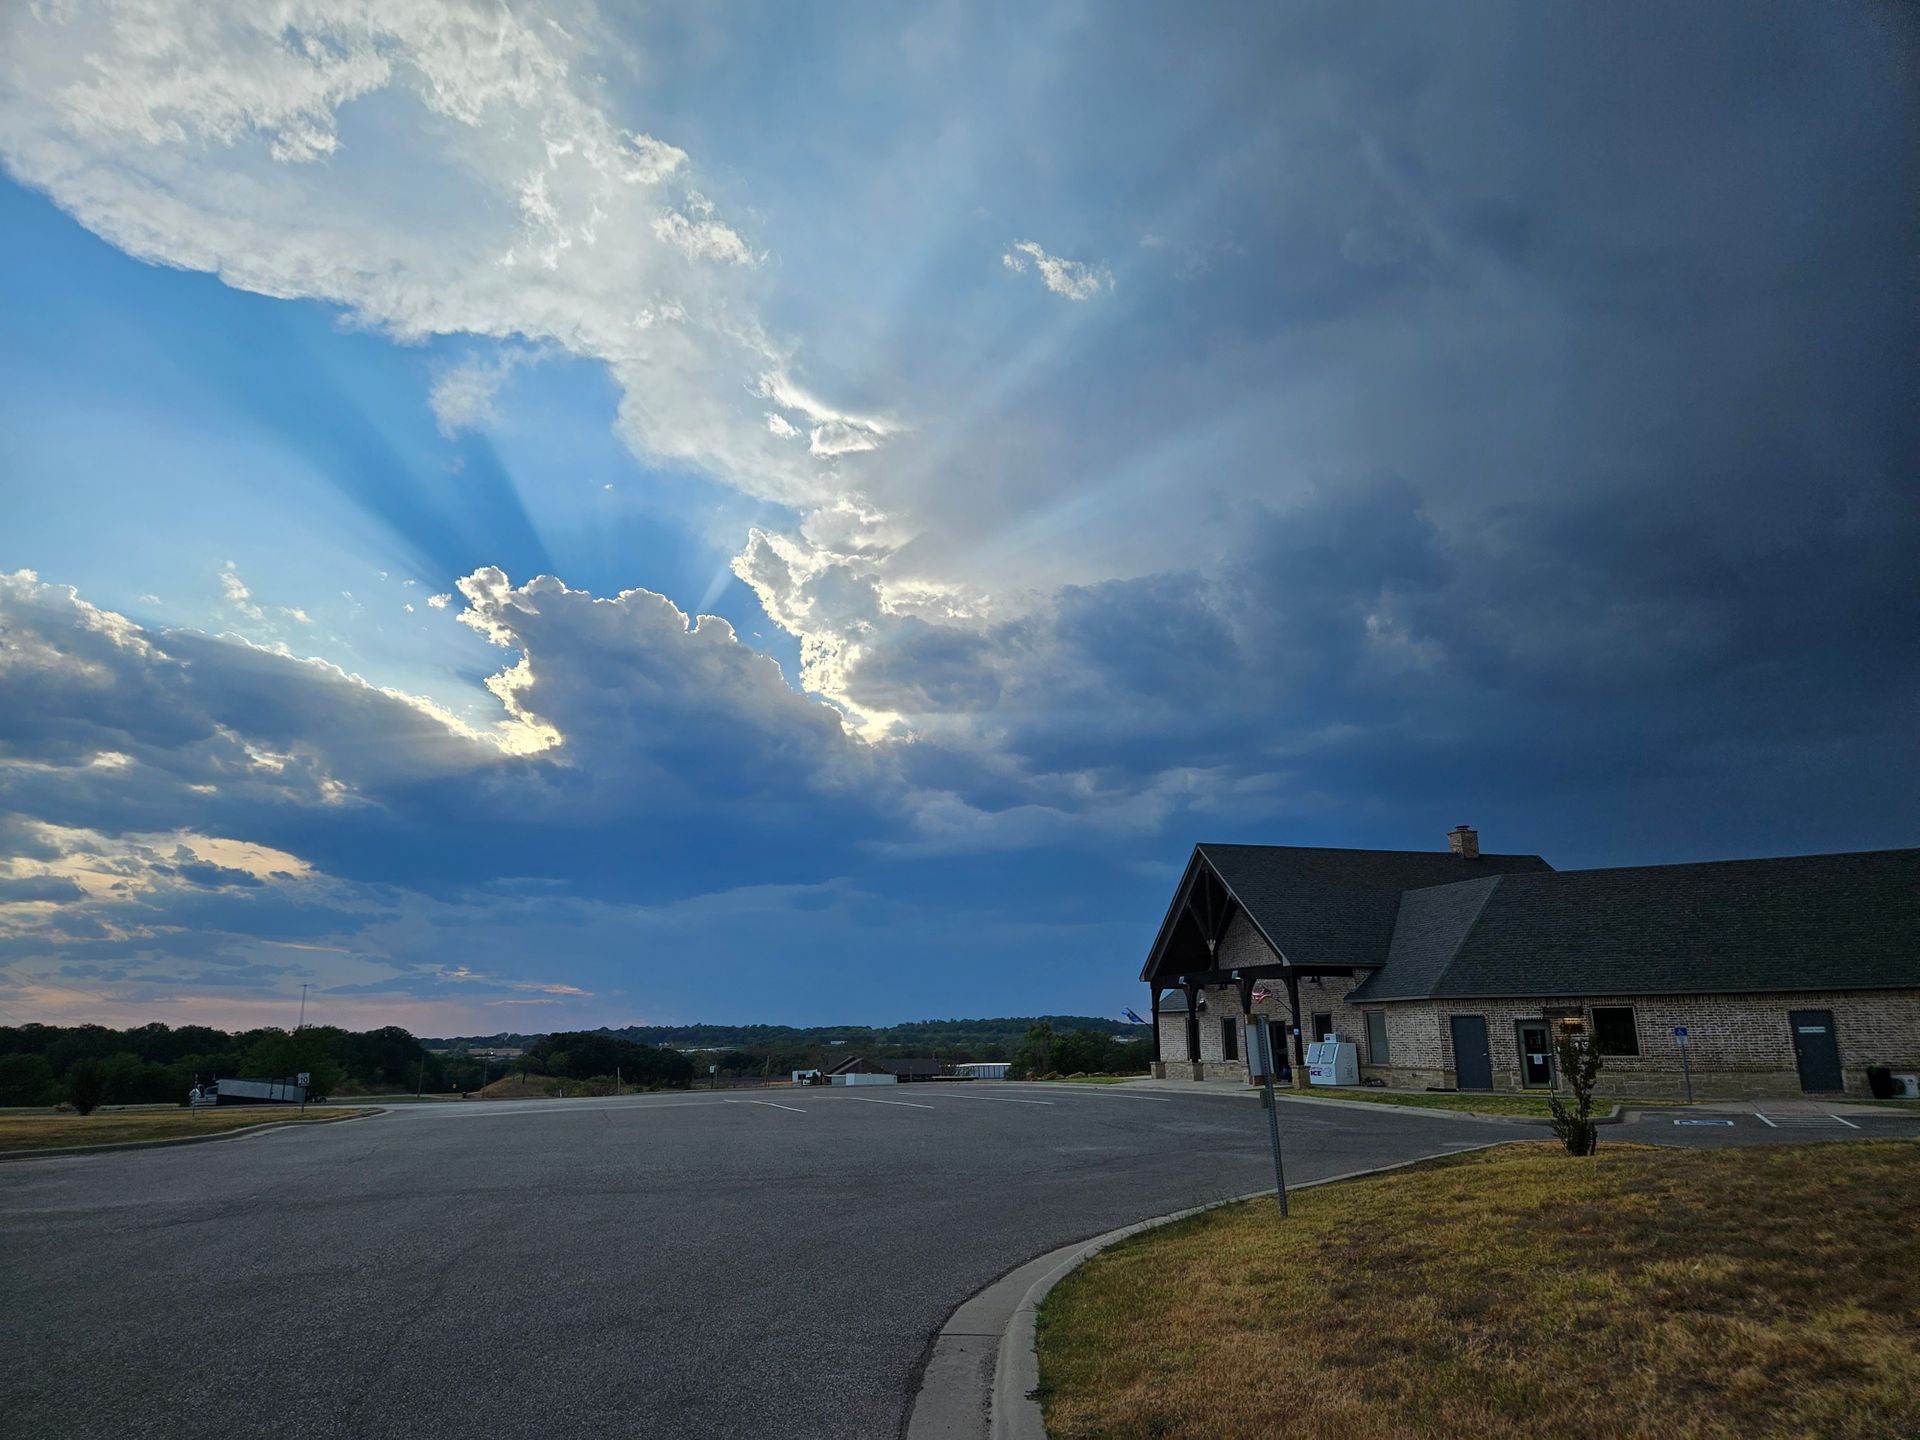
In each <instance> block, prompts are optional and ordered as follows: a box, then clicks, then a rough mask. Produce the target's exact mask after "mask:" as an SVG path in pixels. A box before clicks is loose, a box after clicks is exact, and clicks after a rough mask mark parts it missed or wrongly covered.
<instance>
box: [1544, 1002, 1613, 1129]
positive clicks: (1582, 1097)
mask: <svg viewBox="0 0 1920 1440" xmlns="http://www.w3.org/2000/svg"><path fill="white" fill-rule="evenodd" d="M1554 1049H1555V1050H1556V1051H1557V1052H1558V1053H1559V1056H1560V1078H1561V1080H1562V1081H1563V1082H1564V1083H1565V1084H1566V1086H1567V1088H1568V1089H1569V1090H1571V1091H1573V1103H1572V1104H1571V1105H1568V1104H1567V1103H1566V1102H1565V1101H1563V1100H1562V1099H1561V1098H1560V1097H1559V1096H1558V1095H1555V1096H1554V1097H1553V1098H1552V1099H1550V1100H1549V1101H1548V1102H1547V1108H1548V1109H1549V1110H1551V1111H1552V1112H1553V1133H1554V1134H1555V1135H1557V1136H1559V1137H1560V1142H1561V1144H1563V1145H1565V1146H1566V1147H1567V1153H1568V1154H1569V1155H1591V1154H1593V1153H1594V1151H1596V1150H1598V1149H1599V1148H1600V1129H1599V1127H1598V1126H1597V1125H1595V1124H1594V1123H1593V1086H1594V1082H1595V1081H1597V1080H1598V1079H1599V1078H1600V1069H1601V1066H1602V1063H1603V1062H1602V1061H1601V1059H1600V1051H1599V1050H1598V1048H1596V1047H1595V1045H1594V1043H1593V1037H1592V1036H1590V1035H1588V1034H1587V1032H1586V1031H1585V1030H1575V1029H1571V1028H1568V1029H1563V1030H1561V1032H1560V1033H1559V1035H1558V1036H1556V1037H1555V1039H1554Z"/></svg>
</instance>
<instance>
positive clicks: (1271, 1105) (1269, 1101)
mask: <svg viewBox="0 0 1920 1440" xmlns="http://www.w3.org/2000/svg"><path fill="white" fill-rule="evenodd" d="M1259 1020H1260V1040H1261V1043H1262V1044H1263V1045H1265V1046H1266V1051H1267V1055H1266V1060H1267V1063H1266V1067H1265V1068H1266V1072H1267V1073H1266V1074H1265V1076H1263V1077H1262V1084H1263V1085H1264V1086H1265V1089H1266V1095H1265V1096H1264V1099H1265V1100H1266V1105H1267V1138H1268V1139H1269V1140H1271V1141H1272V1142H1273V1193H1274V1196H1275V1198H1276V1199H1278V1200H1279V1202H1280V1218H1281V1219H1282V1220H1285V1219H1286V1218H1287V1171H1286V1167H1285V1166H1284V1165H1283V1164H1281V1161H1280V1112H1279V1102H1278V1101H1276V1100H1275V1099H1274V1098H1273V1067H1274V1059H1273V1022H1272V1021H1270V1020H1268V1019H1267V1017H1266V1016H1264V1015H1262V1016H1260V1017H1259Z"/></svg>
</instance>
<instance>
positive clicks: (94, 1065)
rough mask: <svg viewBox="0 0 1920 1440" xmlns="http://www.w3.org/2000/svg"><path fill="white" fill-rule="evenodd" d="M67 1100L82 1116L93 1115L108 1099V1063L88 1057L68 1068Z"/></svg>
mask: <svg viewBox="0 0 1920 1440" xmlns="http://www.w3.org/2000/svg"><path fill="white" fill-rule="evenodd" d="M67 1098H68V1099H69V1100H71V1101H72V1102H73V1108H74V1109H76V1110H78V1111H79V1112H80V1113H81V1114H82V1115H91V1114H92V1113H93V1112H94V1111H96V1110H98V1109H99V1108H100V1102H101V1101H102V1100H104V1099H106V1098H107V1066H106V1062H104V1061H102V1060H96V1059H94V1058H93V1057H92V1056H88V1057H87V1058H86V1059H84V1060H76V1061H74V1062H73V1064H72V1065H70V1066H69V1067H68V1068H67Z"/></svg>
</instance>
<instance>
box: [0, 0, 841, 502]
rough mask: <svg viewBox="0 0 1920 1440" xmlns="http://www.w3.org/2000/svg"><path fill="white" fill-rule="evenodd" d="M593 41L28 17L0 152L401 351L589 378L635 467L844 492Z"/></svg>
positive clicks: (77, 207)
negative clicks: (790, 430) (557, 354)
mask: <svg viewBox="0 0 1920 1440" xmlns="http://www.w3.org/2000/svg"><path fill="white" fill-rule="evenodd" d="M602 34H603V31H602V30H601V29H600V27H599V26H598V25H597V24H595V23H593V22H592V21H591V20H590V19H589V20H587V21H586V22H585V23H582V24H580V25H578V26H574V27H566V26H561V25H558V24H554V23H550V22H549V21H548V20H547V19H545V18H543V17H541V16H539V15H537V14H532V13H527V14H522V13H521V12H518V11H499V12H493V11H488V10H485V9H484V8H482V9H470V8H467V7H463V6H457V5H439V4H419V5H401V6H374V7H369V6H366V5H364V4H361V3H358V0H307V3H303V4H301V5H300V6H298V7H296V9H295V10H294V11H292V12H288V13H286V14H282V13H280V12H272V13H269V12H266V11H262V10H260V9H259V8H258V7H256V6H252V5H248V4H245V3H241V0H221V3H208V0H156V3H151V4H136V3H134V0H103V3H100V4H95V5H88V6H84V7H66V6H60V7H38V8H29V9H25V10H19V11H16V12H14V13H13V14H12V15H11V16H10V17H9V19H8V21H7V25H6V42H7V43H6V47H5V49H6V52H7V60H6V63H5V68H4V71H3V72H0V154H4V156H5V159H6V163H7V166H8V168H9V170H10V172H11V173H12V174H13V175H14V176H15V177H16V178H17V179H19V180H20V181H22V182H23V183H25V184H28V185H31V186H34V187H36V188H39V189H43V190H45V191H46V192H47V193H48V194H50V195H51V196H52V197H53V199H54V200H55V202H56V203H58V204H59V205H60V206H61V207H62V208H64V209H66V210H67V211H69V212H70V213H71V214H73V215H74V217H75V218H76V219H78V220H79V221H80V222H81V223H82V224H84V225H86V226H87V227H88V228H89V229H92V230H93V231H95V232H96V233H98V234H100V235H101V236H103V237H105V238H106V239H108V240H109V241H111V242H112V243H114V244H115V245H118V246H119V247H121V248H122V249H124V250H126V251H127V252H128V253H130V254H133V255H136V256H139V257H141V258H143V259H147V260H151V261H156V262H159V263H163V264H167V265H172V266H178V267H183V268H188V269H195V270H206V271H211V272H213V273H216V274H218V275H219V276H220V277H221V279H222V280H224V281H225V282H226V283H227V284H230V285H233V286H236V287H239V288H241V289H246V290H252V291H256V292H259V293H261V294H265V295H274V296H285V297H307V298H313V299H319V300H324V301H328V302H331V303H334V304H338V305H341V306H344V307H346V309H347V310H348V312H349V313H350V315H351V316H352V317H353V318H354V319H355V320H356V321H357V322H358V323H361V324H364V325H367V326H371V327H377V328H379V329H382V330H384V331H387V332H389V333H391V334H392V335H394V336H395V337H397V338H400V339H403V340H412V339H420V338H424V337H428V336H433V335H444V334H470V335H475V336H481V337H488V338H493V339H501V340H505V339H509V338H518V339H520V340H523V341H525V342H527V343H528V344H530V345H533V346H539V345H553V346H555V347H558V348H560V349H563V350H565V351H567V352H569V353H572V354H577V355H582V356H588V357H591V358H595V359H599V360H601V361H604V362H605V363H606V365H607V366H608V368H609V370H610V372H611V373H612V375H613V377H614V379H615V381H616V383H617V384H618V385H619V386H620V387H621V390H622V392H623V400H622V403H621V406H620V412H619V427H620V430H621V432H622V434H623V436H624V437H625V438H626V439H627V441H628V442H629V443H630V444H631V446H632V447H633V448H634V450H635V451H636V452H637V453H638V454H639V455H640V456H641V457H642V458H644V459H648V460H651V461H656V462H659V461H669V462H686V463H691V464H694V465H696V466H699V467H701V468H703V469H704V470H706V471H707V472H708V473H710V474H712V475H714V476H715V477H717V478H718V479H720V480H722V481H723V482H724V483H726V484H728V485H731V486H734V487H736V488H738V489H740V490H742V491H744V492H745V493H747V494H750V495H753V496H757V497H761V498H766V499H771V500H776V501H779V502H781V503H788V504H798V505H803V506H804V505H806V504H809V503H813V502H817V501H821V500H827V499H831V498H832V497H833V496H834V495H836V494H837V493H838V486H837V484H836V482H835V481H834V480H833V478H832V477H831V476H829V475H828V474H826V473H824V471H823V469H822V465H821V462H822V461H823V460H831V459H832V458H834V457H835V456H836V455H839V454H843V453H846V452H845V451H844V450H843V449H840V448H837V447H835V446H832V445H828V446H826V447H825V448H823V449H821V450H818V451H798V450H796V449H795V448H794V447H791V446H787V445H783V444H781V443H780V438H781V437H778V436H776V435H774V434H771V433H770V432H769V431H768V429H767V427H766V425H765V424H764V423H763V421H762V418H761V415H760V413H759V409H758V407H756V406H755V405H754V403H753V398H752V397H753V394H754V393H755V392H756V391H757V390H758V388H759V387H760V384H761V382H762V380H763V377H765V376H767V375H769V374H771V373H773V372H775V371H782V372H784V371H787V370H790V369H792V368H793V366H794V364H795V363H796V362H795V357H794V354H793V347H792V346H791V345H790V344H788V343H786V342H783V341H780V340H777V339H776V338H775V337H773V336H771V335H769V334H768V333H767V332H766V331H765V330H764V329H763V327H762V326H761V324H760V323H759V321H758V320H757V318H756V311H757V304H756V297H755V295H754V294H753V293H752V292H751V291H749V290H747V289H745V288H743V283H742V280H741V279H740V278H739V277H743V276H745V275H748V274H751V273H752V272H753V271H754V270H755V268H756V266H757V265H758V260H759V257H758V255H757V254H756V253H755V251H754V249H753V247H752V245H751V244H750V243H749V241H748V240H747V239H746V238H745V237H743V235H742V234H741V233H740V230H739V228H738V226H737V225H736V224H734V223H732V222H730V221H729V220H727V219H726V218H725V217H723V216H722V215H721V213H720V204H719V202H718V201H716V200H715V199H714V198H712V197H710V196H709V195H708V194H707V193H705V192H704V191H703V190H702V189H700V188H698V187H697V185H696V184H695V183H694V180H693V176H694V165H693V162H692V161H691V160H690V159H689V157H688V155H687V153H686V152H685V151H684V150H682V149H680V148H679V147H677V146H675V145H673V144H671V143H670V142H668V141H666V140H663V139H660V138H657V137H656V136H654V135H652V134H649V133H646V132H645V131H643V130H640V129H635V128H629V127H628V126H627V125H624V124H623V123H621V121H620V120H618V119H616V118H615V116H614V114H613V113H612V111H611V110H610V108H609V106H608V105H607V103H606V101H605V98H604V91H603V90H602V88H601V87H599V86H598V85H596V84H594V83H592V82H591V81H590V80H589V79H588V78H587V77H588V76H589V75H590V74H591V72H592V71H593V69H594V68H595V67H594V64H593V61H592V56H591V54H590V53H589V51H588V50H587V49H585V48H584V47H585V46H586V45H587V44H588V42H589V40H590V39H591V38H593V37H597V36H600V35H602ZM105 77H111V79H110V80H109V79H107V78H105ZM376 96H377V97H379V100H380V104H381V106H382V109H383V113H384V114H385V115H386V116H387V118H388V119H389V121H390V122H391V127H390V128H389V129H387V130H385V131H384V132H383V133H382V134H381V136H380V138H379V139H377V140H375V139H372V138H371V137H369V138H368V139H367V140H365V141H363V142H360V143H356V142H355V141H354V139H353V138H352V135H353V131H352V129H351V127H345V126H343V124H342V120H343V116H344V115H345V114H346V113H348V112H350V111H352V110H353V109H354V107H365V106H367V105H368V104H370V103H371V102H372V101H373V99H374V97H376ZM501 374H502V370H501V368H500V365H499V363H495V364H494V365H493V366H491V367H489V366H488V365H487V364H486V363H485V362H482V363H479V364H477V365H472V364H470V365H466V366H461V367H457V368H456V369H454V370H452V371H450V372H448V373H446V374H443V375H442V376H441V377H440V379H439V380H438V382H437V383H436V385H435V393H434V406H435V411H436V414H437V416H438V418H439V419H440V421H441V423H442V425H443V427H444V428H446V429H447V430H448V431H449V432H452V431H457V430H459V429H461V428H464V427H467V426H470V425H473V424H476V423H482V422H484V420H485V418H486V415H487V407H488V404H489V400H490V396H491V394H492V391H493V388H494V387H496V386H497V384H498V382H499V379H500V378H501ZM868 438H869V439H876V437H875V436H873V435H872V434H871V433H870V434H869V436H868Z"/></svg>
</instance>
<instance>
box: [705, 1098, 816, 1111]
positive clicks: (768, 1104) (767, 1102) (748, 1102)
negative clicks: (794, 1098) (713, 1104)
mask: <svg viewBox="0 0 1920 1440" xmlns="http://www.w3.org/2000/svg"><path fill="white" fill-rule="evenodd" d="M720 1103H721V1104H722V1105H764V1106H766V1107H767V1108H768V1109H769V1110H787V1111H791V1112H792V1113H793V1114H795V1115H804V1114H806V1113H807V1112H806V1111H804V1110H802V1109H799V1108H798V1107H797V1106H793V1105H780V1104H777V1103H775V1102H774V1101H772V1100H722V1101H721V1102H720Z"/></svg>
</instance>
